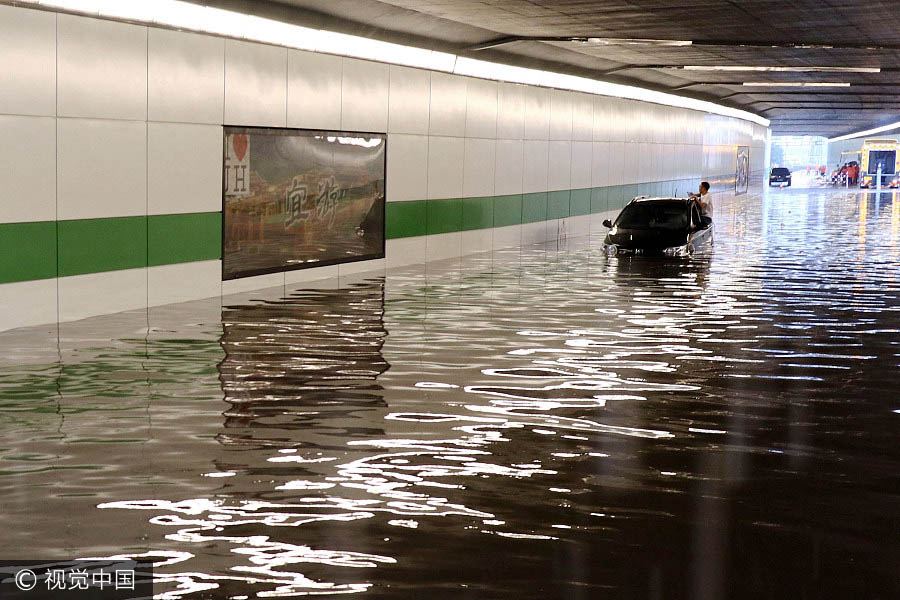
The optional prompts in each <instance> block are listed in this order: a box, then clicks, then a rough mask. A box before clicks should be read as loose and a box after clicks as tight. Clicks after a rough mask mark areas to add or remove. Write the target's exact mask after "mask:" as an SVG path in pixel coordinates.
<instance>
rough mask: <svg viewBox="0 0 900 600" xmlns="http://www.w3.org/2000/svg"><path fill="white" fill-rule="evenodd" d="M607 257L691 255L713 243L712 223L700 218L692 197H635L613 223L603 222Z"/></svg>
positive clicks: (697, 207) (697, 205)
mask: <svg viewBox="0 0 900 600" xmlns="http://www.w3.org/2000/svg"><path fill="white" fill-rule="evenodd" d="M603 224H604V225H605V226H606V227H608V228H609V233H607V234H606V238H605V239H604V240H603V244H604V247H605V249H606V253H607V255H608V256H615V255H617V254H645V255H656V256H691V255H692V254H694V253H695V252H698V251H702V250H704V249H708V248H709V247H710V246H712V243H713V227H712V224H711V223H708V222H705V221H704V220H703V219H701V218H700V205H699V204H697V201H696V200H693V199H691V198H635V199H634V200H632V201H631V202H629V203H628V204H626V205H625V208H623V209H622V212H620V213H619V216H618V217H616V220H615V222H614V223H611V222H610V221H609V219H607V220H606V221H604V222H603Z"/></svg>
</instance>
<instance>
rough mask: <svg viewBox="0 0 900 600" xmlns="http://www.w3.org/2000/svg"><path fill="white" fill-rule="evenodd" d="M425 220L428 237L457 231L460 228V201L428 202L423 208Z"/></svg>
mask: <svg viewBox="0 0 900 600" xmlns="http://www.w3.org/2000/svg"><path fill="white" fill-rule="evenodd" d="M425 220H426V223H427V227H426V231H427V232H428V235H433V234H436V233H452V232H454V231H459V230H460V229H461V228H462V200H460V199H459V198H448V199H441V200H429V201H428V203H427V204H426V206H425Z"/></svg>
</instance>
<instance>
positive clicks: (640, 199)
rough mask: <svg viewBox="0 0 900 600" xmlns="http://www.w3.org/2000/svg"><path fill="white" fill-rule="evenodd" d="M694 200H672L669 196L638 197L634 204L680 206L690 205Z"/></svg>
mask: <svg viewBox="0 0 900 600" xmlns="http://www.w3.org/2000/svg"><path fill="white" fill-rule="evenodd" d="M693 201H694V199H693V198H672V197H669V196H652V197H651V196H638V197H637V198H635V199H633V200H632V202H678V203H679V204H690V203H691V202H693Z"/></svg>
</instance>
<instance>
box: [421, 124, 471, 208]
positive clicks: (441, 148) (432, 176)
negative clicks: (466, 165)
mask: <svg viewBox="0 0 900 600" xmlns="http://www.w3.org/2000/svg"><path fill="white" fill-rule="evenodd" d="M464 154H465V145H464V140H463V138H457V137H436V136H431V138H429V142H428V198H429V199H431V198H460V197H461V196H462V189H463V159H464Z"/></svg>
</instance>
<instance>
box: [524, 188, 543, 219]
mask: <svg viewBox="0 0 900 600" xmlns="http://www.w3.org/2000/svg"><path fill="white" fill-rule="evenodd" d="M546 220H547V192H537V193H534V194H522V222H523V223H537V222H538V221H546Z"/></svg>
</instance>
